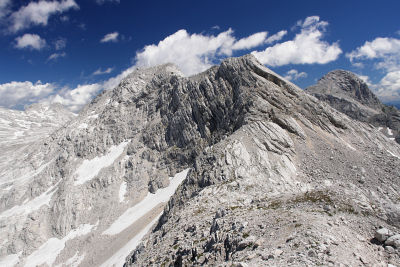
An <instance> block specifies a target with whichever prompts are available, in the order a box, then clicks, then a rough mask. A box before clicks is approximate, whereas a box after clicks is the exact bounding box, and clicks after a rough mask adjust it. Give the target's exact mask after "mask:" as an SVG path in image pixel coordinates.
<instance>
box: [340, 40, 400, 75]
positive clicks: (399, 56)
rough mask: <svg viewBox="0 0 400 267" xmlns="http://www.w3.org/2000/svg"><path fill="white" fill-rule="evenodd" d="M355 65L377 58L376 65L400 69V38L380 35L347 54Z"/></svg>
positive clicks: (361, 64)
mask: <svg viewBox="0 0 400 267" xmlns="http://www.w3.org/2000/svg"><path fill="white" fill-rule="evenodd" d="M346 57H348V58H349V59H350V61H351V63H352V64H353V65H356V66H357V65H358V66H363V63H362V61H366V60H375V67H376V68H378V69H385V70H387V71H395V70H398V69H400V39H396V38H387V37H385V38H383V37H378V38H376V39H374V40H372V41H371V42H370V41H366V42H365V43H364V44H363V45H362V46H360V47H358V48H356V49H355V50H353V51H351V52H350V53H347V54H346Z"/></svg>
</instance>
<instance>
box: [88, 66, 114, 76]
mask: <svg viewBox="0 0 400 267" xmlns="http://www.w3.org/2000/svg"><path fill="white" fill-rule="evenodd" d="M113 70H114V68H107V69H105V70H101V68H99V69H97V70H96V71H95V72H93V73H92V75H103V74H109V73H111V72H112V71H113Z"/></svg>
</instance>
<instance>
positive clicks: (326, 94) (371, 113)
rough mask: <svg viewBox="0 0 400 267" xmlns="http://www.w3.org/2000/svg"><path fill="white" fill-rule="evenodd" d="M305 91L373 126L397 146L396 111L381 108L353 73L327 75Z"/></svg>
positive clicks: (398, 118)
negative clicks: (395, 142) (394, 141)
mask: <svg viewBox="0 0 400 267" xmlns="http://www.w3.org/2000/svg"><path fill="white" fill-rule="evenodd" d="M305 90H306V92H307V93H309V94H312V95H313V96H315V97H317V98H318V99H320V100H322V101H324V102H327V103H328V104H329V105H331V106H332V107H333V108H335V109H336V110H338V111H340V112H343V113H344V114H346V115H348V116H349V117H351V118H353V119H356V120H359V121H363V122H368V123H371V124H373V125H375V126H376V127H378V129H379V130H380V131H382V133H384V134H385V135H386V136H387V137H388V138H389V139H393V140H394V139H395V140H396V141H397V142H398V143H400V111H399V110H398V109H396V108H394V107H392V106H388V105H385V104H383V103H382V102H381V101H380V100H379V99H378V98H377V97H376V96H375V94H374V93H373V92H372V91H371V90H370V89H369V88H368V85H367V84H366V83H365V82H364V81H363V80H361V79H360V78H359V77H358V76H357V75H355V74H354V73H352V72H350V71H345V70H334V71H331V72H329V73H328V74H326V75H325V76H323V77H322V78H321V79H320V80H319V81H318V83H317V84H316V85H313V86H310V87H308V88H306V89H305Z"/></svg>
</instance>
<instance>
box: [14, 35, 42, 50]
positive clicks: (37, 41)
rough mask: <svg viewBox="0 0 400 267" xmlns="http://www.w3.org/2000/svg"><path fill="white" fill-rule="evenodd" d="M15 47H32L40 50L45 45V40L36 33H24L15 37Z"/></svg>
mask: <svg viewBox="0 0 400 267" xmlns="http://www.w3.org/2000/svg"><path fill="white" fill-rule="evenodd" d="M15 41H16V44H15V47H16V48H18V49H24V48H29V49H34V50H41V49H42V48H44V47H45V46H46V40H44V39H42V38H40V36H39V35H37V34H30V33H26V34H24V35H23V36H20V37H17V38H15Z"/></svg>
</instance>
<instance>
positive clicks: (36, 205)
mask: <svg viewBox="0 0 400 267" xmlns="http://www.w3.org/2000/svg"><path fill="white" fill-rule="evenodd" d="M60 182H61V180H60V181H58V182H57V183H56V184H55V185H53V186H52V187H50V188H49V189H47V191H46V192H44V193H42V194H41V195H40V196H38V197H35V198H34V199H32V200H30V201H27V202H24V204H22V205H21V206H19V205H17V206H14V207H12V208H11V209H8V210H5V211H3V212H2V213H1V214H0V219H4V218H8V217H13V216H18V215H27V214H29V213H31V212H33V211H35V210H38V209H40V207H42V206H43V205H47V206H50V201H51V197H52V196H53V194H54V193H55V192H56V191H57V189H58V188H57V189H56V187H57V186H58V184H59V183H60Z"/></svg>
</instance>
